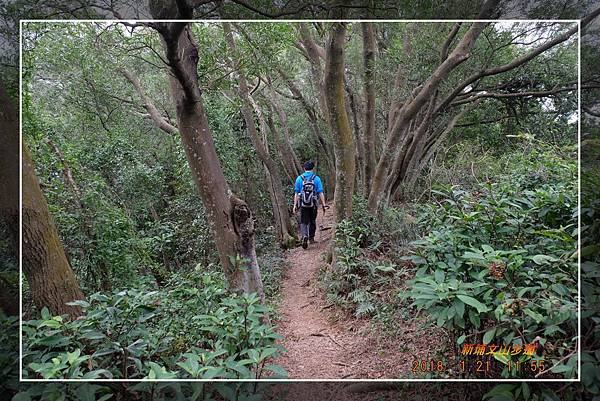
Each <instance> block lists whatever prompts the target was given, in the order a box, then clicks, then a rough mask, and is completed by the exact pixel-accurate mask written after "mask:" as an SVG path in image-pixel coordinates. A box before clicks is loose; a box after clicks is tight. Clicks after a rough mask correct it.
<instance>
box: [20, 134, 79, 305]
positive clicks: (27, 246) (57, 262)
mask: <svg viewBox="0 0 600 401" xmlns="http://www.w3.org/2000/svg"><path fill="white" fill-rule="evenodd" d="M22 188H23V214H22V230H23V272H24V273H25V276H26V277H27V282H28V283H29V287H30V288H31V295H32V298H33V302H34V303H35V305H36V306H37V307H38V308H39V309H42V308H43V307H47V308H48V309H49V310H50V312H51V313H53V314H64V313H66V314H69V315H70V316H71V317H77V316H79V315H81V308H79V307H78V306H69V305H67V304H66V303H67V302H71V301H75V300H79V299H84V296H83V293H82V292H81V289H80V288H79V284H78V283H77V279H76V278H75V274H74V273H73V270H71V266H69V262H68V260H67V256H66V254H65V251H64V249H63V247H62V245H61V243H60V239H59V237H58V232H57V231H56V227H55V226H54V223H53V222H52V218H51V217H50V212H49V211H48V204H47V203H46V200H45V199H44V196H43V194H42V190H41V189H40V185H39V183H38V180H37V177H36V175H35V170H34V167H33V162H32V161H31V155H30V154H29V150H28V149H27V147H26V146H25V144H23V184H22Z"/></svg>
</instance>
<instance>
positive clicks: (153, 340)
mask: <svg viewBox="0 0 600 401" xmlns="http://www.w3.org/2000/svg"><path fill="white" fill-rule="evenodd" d="M196 283H201V284H200V285H198V284H196ZM73 304H76V305H79V306H81V308H82V309H83V311H84V315H83V316H82V317H80V318H79V319H76V320H73V321H69V320H67V319H66V317H65V316H50V314H49V313H48V311H47V310H46V309H44V310H42V311H41V316H40V318H39V319H35V320H29V321H25V322H23V334H24V341H23V343H24V349H23V365H24V368H25V371H24V376H25V377H30V378H34V377H42V378H50V379H52V378H84V379H95V378H140V379H141V378H151V379H154V378H157V379H165V378H259V377H262V376H265V375H267V374H268V375H273V374H274V375H285V372H284V371H283V370H282V369H281V368H280V367H278V366H274V365H269V364H267V362H268V360H269V359H270V358H272V357H274V356H276V355H278V354H279V352H280V351H281V347H280V346H278V345H276V344H275V340H277V339H278V338H279V336H278V335H277V334H276V333H275V332H274V331H273V328H272V327H271V326H269V325H266V324H264V323H263V320H264V319H265V317H266V316H268V315H269V314H270V313H271V311H270V310H269V308H266V307H264V306H261V305H260V302H259V300H258V298H257V296H256V295H254V294H251V295H243V296H242V295H227V293H226V291H225V289H224V283H223V282H222V280H221V279H220V278H219V277H217V276H215V275H214V274H208V273H206V272H203V273H202V274H200V273H193V274H189V275H185V276H183V275H175V276H173V278H172V279H171V282H170V283H169V285H167V287H165V288H164V289H161V290H158V291H150V290H149V288H148V286H145V287H141V288H138V289H130V290H124V291H120V292H115V293H112V294H110V295H107V294H105V293H96V294H93V295H91V296H90V297H89V298H88V301H75V302H73Z"/></svg>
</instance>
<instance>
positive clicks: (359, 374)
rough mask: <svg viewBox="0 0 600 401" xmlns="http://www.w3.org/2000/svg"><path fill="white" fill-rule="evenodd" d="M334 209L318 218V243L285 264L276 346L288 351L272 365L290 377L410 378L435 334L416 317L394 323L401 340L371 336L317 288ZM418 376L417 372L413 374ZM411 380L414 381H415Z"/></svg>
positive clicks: (435, 341) (429, 353) (435, 343)
mask: <svg viewBox="0 0 600 401" xmlns="http://www.w3.org/2000/svg"><path fill="white" fill-rule="evenodd" d="M333 215H334V213H333V210H329V211H327V212H326V213H325V215H324V216H323V214H322V211H319V215H318V217H317V233H316V238H315V239H316V240H317V243H315V244H310V245H309V247H308V249H306V250H304V249H302V247H297V248H295V249H293V250H290V251H289V252H288V254H287V259H288V262H289V264H290V267H289V269H288V270H287V273H286V277H285V279H284V283H283V290H282V293H283V300H282V302H281V304H280V307H279V308H280V312H281V315H282V316H281V320H280V322H279V329H278V332H279V334H281V335H282V336H283V337H284V339H283V340H282V341H281V342H280V343H281V345H283V346H284V347H285V349H286V350H287V351H286V352H284V353H283V355H282V356H281V357H279V358H278V359H277V360H276V361H275V363H277V364H278V365H280V366H282V367H283V368H284V369H286V370H287V372H288V373H289V377H290V378H293V379H353V378H355V379H381V378H406V377H410V376H413V375H411V368H412V365H413V361H414V360H415V359H416V358H419V359H420V358H421V357H422V358H423V359H425V358H426V357H427V359H432V358H433V355H435V352H436V350H439V349H440V348H441V341H440V333H439V332H437V330H423V329H422V328H421V327H420V324H421V323H422V322H420V320H421V319H418V320H417V319H410V320H408V319H407V320H406V321H399V322H398V323H399V324H402V326H403V336H402V338H391V337H389V336H383V335H375V334H374V333H373V331H372V330H370V328H369V321H368V320H366V319H357V318H355V317H354V316H352V315H349V314H346V313H344V312H343V311H340V310H338V309H337V308H336V307H335V306H334V305H331V304H330V303H328V302H327V301H326V299H325V295H324V293H323V291H322V290H321V289H320V288H319V287H318V285H317V277H316V276H317V272H318V271H319V269H320V268H321V267H322V266H324V265H325V261H324V257H325V253H326V251H327V248H328V246H329V242H330V240H331V237H332V234H333V229H330V230H326V231H320V230H319V225H323V226H324V227H332V226H333V220H334V216H333ZM415 376H416V377H422V375H421V374H417V375H415ZM415 376H413V377H415Z"/></svg>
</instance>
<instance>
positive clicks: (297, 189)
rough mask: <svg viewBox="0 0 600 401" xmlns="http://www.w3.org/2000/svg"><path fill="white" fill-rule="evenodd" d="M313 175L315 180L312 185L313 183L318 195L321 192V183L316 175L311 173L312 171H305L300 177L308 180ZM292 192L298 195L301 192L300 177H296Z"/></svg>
mask: <svg viewBox="0 0 600 401" xmlns="http://www.w3.org/2000/svg"><path fill="white" fill-rule="evenodd" d="M313 174H314V175H315V179H314V181H313V182H314V183H315V191H316V193H317V195H318V194H320V193H322V192H323V183H322V182H321V178H320V177H319V176H318V175H316V174H315V173H313V172H312V171H305V172H304V173H303V174H302V175H303V176H304V177H305V178H306V179H308V178H310V177H311V176H312V175H313ZM294 191H295V192H296V193H297V194H299V193H300V192H302V176H300V175H299V176H298V177H297V178H296V183H295V184H294Z"/></svg>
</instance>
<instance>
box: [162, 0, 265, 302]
mask: <svg viewBox="0 0 600 401" xmlns="http://www.w3.org/2000/svg"><path fill="white" fill-rule="evenodd" d="M157 3H161V4H154V5H153V7H152V9H153V16H154V17H155V18H163V19H164V18H169V19H189V18H191V17H192V15H191V12H192V10H191V9H189V8H188V7H185V5H181V6H179V5H178V4H179V3H177V4H176V3H175V2H173V1H166V2H157ZM151 26H152V27H153V28H154V29H156V30H157V31H158V32H159V34H160V35H161V38H162V42H163V47H164V49H165V54H166V59H167V60H168V62H169V68H170V71H169V74H168V76H169V82H170V86H171V95H172V98H173V102H174V103H175V106H176V110H177V125H178V128H179V134H180V136H181V141H182V144H183V148H184V151H185V154H186V157H187V160H188V165H189V167H190V170H191V172H192V177H193V179H194V183H195V184H196V187H197V188H198V192H199V194H200V197H201V199H202V203H203V204H204V207H205V209H206V213H207V219H208V222H209V224H210V226H211V228H212V230H213V233H214V237H215V244H216V246H217V250H218V253H219V259H220V262H221V266H222V267H223V270H224V272H225V277H226V278H227V281H228V284H229V287H230V290H232V291H234V292H244V293H251V292H256V293H257V294H258V295H259V297H260V299H261V301H262V302H263V303H264V290H263V285H262V279H261V275H260V268H259V265H258V262H257V258H256V250H255V243H254V222H253V219H252V212H251V211H250V208H249V207H248V205H247V204H246V202H244V201H243V200H242V199H240V198H238V197H237V196H236V195H235V194H234V193H233V192H232V190H231V189H230V187H229V184H228V183H227V180H226V179H225V175H224V173H223V169H222V167H221V163H220V161H219V158H218V156H217V152H216V149H215V143H214V140H213V136H212V132H211V130H210V127H209V123H208V119H207V116H206V112H205V110H204V105H203V102H202V96H201V91H200V86H199V82H198V79H199V78H198V60H199V55H198V46H197V44H196V42H195V40H194V38H193V35H192V30H191V26H190V24H189V23H185V22H160V23H153V24H152V25H151Z"/></svg>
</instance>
